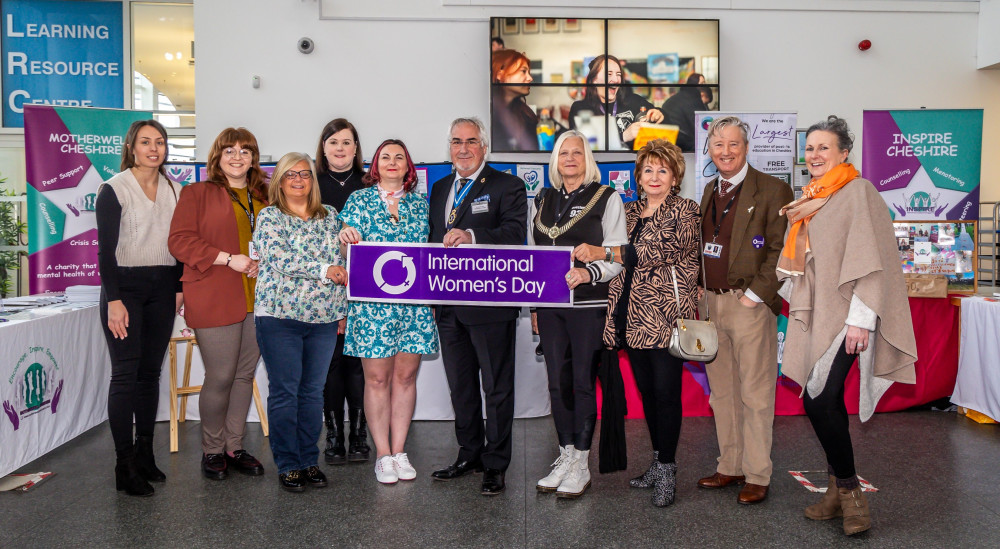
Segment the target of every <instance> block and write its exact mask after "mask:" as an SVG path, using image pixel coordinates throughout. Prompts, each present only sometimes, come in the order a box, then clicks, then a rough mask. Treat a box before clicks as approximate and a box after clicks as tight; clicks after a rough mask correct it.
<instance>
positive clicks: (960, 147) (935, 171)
mask: <svg viewBox="0 0 1000 549" xmlns="http://www.w3.org/2000/svg"><path fill="white" fill-rule="evenodd" d="M982 154H983V111H982V109H942V110H931V109H920V110H898V111H865V112H864V145H863V151H862V155H861V175H863V176H864V177H865V179H868V180H869V181H871V182H872V184H873V185H875V188H876V189H878V191H879V192H880V193H881V194H882V198H883V199H885V202H886V204H888V205H889V210H890V211H891V212H892V216H893V218H894V219H899V220H907V219H913V220H928V221H930V220H935V219H950V220H961V219H976V218H977V217H978V216H979V178H980V162H981V160H982Z"/></svg>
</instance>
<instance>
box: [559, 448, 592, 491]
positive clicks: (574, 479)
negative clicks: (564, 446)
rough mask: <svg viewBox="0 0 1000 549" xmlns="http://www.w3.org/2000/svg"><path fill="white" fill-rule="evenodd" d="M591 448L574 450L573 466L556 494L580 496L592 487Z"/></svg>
mask: <svg viewBox="0 0 1000 549" xmlns="http://www.w3.org/2000/svg"><path fill="white" fill-rule="evenodd" d="M589 458H590V450H574V453H573V466H572V467H570V470H569V473H567V475H566V478H564V479H563V481H562V483H561V484H560V485H559V488H557V489H556V495H557V496H559V497H561V498H578V497H580V496H582V495H583V493H584V492H585V491H587V488H590V464H589V463H588V461H587V460H588V459H589Z"/></svg>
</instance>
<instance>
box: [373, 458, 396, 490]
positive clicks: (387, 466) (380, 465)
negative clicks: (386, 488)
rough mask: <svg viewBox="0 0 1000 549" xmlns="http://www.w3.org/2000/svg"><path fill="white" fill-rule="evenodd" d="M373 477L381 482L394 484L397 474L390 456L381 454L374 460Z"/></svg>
mask: <svg viewBox="0 0 1000 549" xmlns="http://www.w3.org/2000/svg"><path fill="white" fill-rule="evenodd" d="M375 479H376V480H378V481H379V482H381V483H382V484H396V482H398V481H399V475H398V474H396V468H395V467H393V464H392V456H382V457H380V458H378V459H377V460H375Z"/></svg>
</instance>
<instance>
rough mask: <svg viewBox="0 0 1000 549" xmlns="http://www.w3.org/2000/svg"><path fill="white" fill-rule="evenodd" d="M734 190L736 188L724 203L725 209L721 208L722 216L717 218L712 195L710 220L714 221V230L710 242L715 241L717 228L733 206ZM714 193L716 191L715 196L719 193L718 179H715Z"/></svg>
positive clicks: (717, 233) (717, 234)
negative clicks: (727, 201)
mask: <svg viewBox="0 0 1000 549" xmlns="http://www.w3.org/2000/svg"><path fill="white" fill-rule="evenodd" d="M735 191H736V189H733V197H732V198H730V199H729V203H728V204H726V209H724V210H722V217H721V219H720V218H719V216H717V215H716V207H715V196H713V197H712V221H714V222H715V223H714V225H715V231H714V232H713V233H712V242H715V239H716V238H718V237H719V229H721V228H722V222H723V221H725V220H726V214H728V213H729V209H730V208H732V207H733V201H734V200H736V192H735ZM715 193H716V196H718V193H719V181H718V180H716V181H715Z"/></svg>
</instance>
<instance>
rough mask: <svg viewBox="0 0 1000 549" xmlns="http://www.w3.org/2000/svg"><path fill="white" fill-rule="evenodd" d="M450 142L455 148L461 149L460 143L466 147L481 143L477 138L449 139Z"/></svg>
mask: <svg viewBox="0 0 1000 549" xmlns="http://www.w3.org/2000/svg"><path fill="white" fill-rule="evenodd" d="M450 144H451V146H452V147H454V148H456V149H461V148H462V145H465V146H467V147H478V146H480V145H482V144H483V142H482V141H480V140H478V139H465V140H462V139H452V140H451V141H450Z"/></svg>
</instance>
